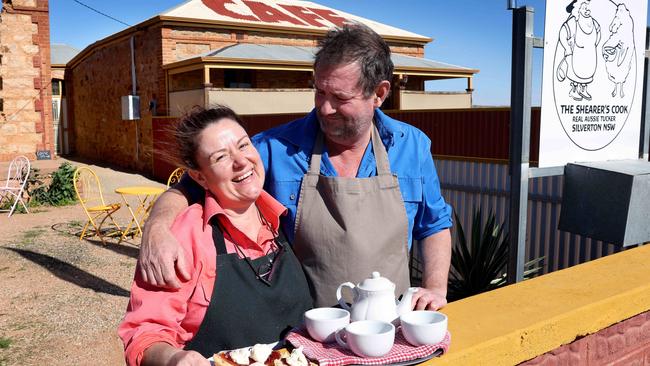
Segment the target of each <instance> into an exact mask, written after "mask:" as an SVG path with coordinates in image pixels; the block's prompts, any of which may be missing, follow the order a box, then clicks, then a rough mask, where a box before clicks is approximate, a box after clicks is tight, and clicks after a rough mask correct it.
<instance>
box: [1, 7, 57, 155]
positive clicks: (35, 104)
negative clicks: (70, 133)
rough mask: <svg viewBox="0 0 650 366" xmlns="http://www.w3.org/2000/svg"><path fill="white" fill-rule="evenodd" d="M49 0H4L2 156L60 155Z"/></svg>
mask: <svg viewBox="0 0 650 366" xmlns="http://www.w3.org/2000/svg"><path fill="white" fill-rule="evenodd" d="M51 79H52V77H51V70H50V19H49V8H48V2H47V0H2V7H1V8H0V161H8V160H11V159H13V158H14V157H15V156H17V155H25V156H27V157H28V158H30V159H35V158H36V157H37V155H38V157H39V158H42V159H48V158H51V157H52V156H54V154H55V150H54V130H53V125H52V108H51V104H52V93H51Z"/></svg>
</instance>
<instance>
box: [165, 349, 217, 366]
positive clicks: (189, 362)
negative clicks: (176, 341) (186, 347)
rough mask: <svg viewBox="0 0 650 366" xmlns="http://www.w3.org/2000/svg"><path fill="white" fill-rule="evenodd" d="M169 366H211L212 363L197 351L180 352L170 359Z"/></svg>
mask: <svg viewBox="0 0 650 366" xmlns="http://www.w3.org/2000/svg"><path fill="white" fill-rule="evenodd" d="M167 366H210V361H208V360H207V359H206V358H205V357H203V356H201V354H200V353H198V352H196V351H178V352H176V353H175V354H174V355H173V356H172V357H171V358H170V359H169V362H167Z"/></svg>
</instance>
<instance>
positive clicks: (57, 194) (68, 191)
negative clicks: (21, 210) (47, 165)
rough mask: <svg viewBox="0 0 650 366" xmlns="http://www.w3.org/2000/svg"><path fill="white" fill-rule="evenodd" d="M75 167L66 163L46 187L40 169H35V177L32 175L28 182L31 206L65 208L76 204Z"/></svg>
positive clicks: (54, 174) (53, 175) (54, 173)
mask: <svg viewBox="0 0 650 366" xmlns="http://www.w3.org/2000/svg"><path fill="white" fill-rule="evenodd" d="M75 169H76V168H75V167H74V166H73V165H72V164H70V163H68V162H65V163H63V164H61V166H59V169H57V170H56V171H54V172H53V173H52V181H51V182H50V184H49V185H48V186H47V187H46V186H45V184H44V183H43V181H42V180H41V179H42V177H41V176H40V174H39V172H38V169H34V175H33V176H32V175H31V174H30V178H29V179H28V181H27V185H28V189H27V193H28V194H29V206H41V205H49V206H65V205H70V204H74V203H75V202H76V200H77V199H76V193H75V191H74V183H73V181H72V180H73V177H74V171H75Z"/></svg>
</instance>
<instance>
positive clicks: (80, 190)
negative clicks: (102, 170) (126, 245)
mask: <svg viewBox="0 0 650 366" xmlns="http://www.w3.org/2000/svg"><path fill="white" fill-rule="evenodd" d="M74 190H75V192H76V193H77V198H78V199H79V202H81V206H82V207H83V209H84V212H86V216H88V222H86V225H85V226H84V228H83V231H82V232H81V235H80V236H79V240H83V238H84V237H88V236H92V235H90V234H88V233H86V230H87V229H88V228H89V226H92V227H93V229H94V230H95V232H94V234H95V235H97V236H98V237H99V239H101V241H102V243H104V244H106V240H105V239H104V237H111V236H117V235H121V234H122V228H121V227H120V225H118V224H117V222H115V219H114V218H113V213H115V211H117V210H119V209H120V207H121V205H120V204H119V203H109V204H106V202H104V196H103V195H102V186H101V184H100V182H99V178H97V174H95V172H94V171H93V170H92V169H90V168H88V167H79V168H77V170H76V171H75V172H74ZM106 220H110V222H109V223H110V224H112V227H110V228H104V229H102V227H103V225H104V223H105V222H106Z"/></svg>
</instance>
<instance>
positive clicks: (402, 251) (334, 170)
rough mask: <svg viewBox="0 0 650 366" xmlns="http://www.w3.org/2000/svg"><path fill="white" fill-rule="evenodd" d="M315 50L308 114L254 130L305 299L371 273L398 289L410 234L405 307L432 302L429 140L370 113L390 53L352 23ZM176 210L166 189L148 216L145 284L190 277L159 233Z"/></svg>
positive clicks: (435, 188)
mask: <svg viewBox="0 0 650 366" xmlns="http://www.w3.org/2000/svg"><path fill="white" fill-rule="evenodd" d="M320 46H321V47H320V50H319V51H318V53H317V54H316V58H315V62H314V88H315V91H316V94H315V98H314V103H315V108H314V110H312V112H311V113H310V114H309V115H307V116H306V117H304V118H302V119H299V120H296V121H293V122H291V123H288V124H286V125H283V126H279V127H276V128H273V129H271V130H268V131H265V132H262V133H260V134H258V135H256V136H255V137H254V138H253V143H254V144H255V146H256V147H257V149H258V150H259V152H260V155H261V157H262V161H263V162H264V165H265V166H264V168H265V169H266V182H265V184H264V188H265V189H266V190H267V192H269V193H270V194H271V195H273V196H274V197H275V198H276V199H278V200H279V201H280V202H281V203H282V204H283V205H285V206H286V207H287V208H288V214H287V215H286V216H284V218H283V222H282V224H283V225H282V226H283V229H284V232H285V234H286V235H287V238H288V239H289V241H290V242H291V243H292V246H293V248H294V250H295V252H296V255H297V256H298V258H299V259H300V261H301V263H302V265H303V269H304V270H305V273H306V274H307V277H308V279H309V282H310V290H311V292H312V295H313V296H314V298H315V302H316V305H317V306H330V305H333V304H335V303H336V297H335V292H336V288H337V287H338V285H339V284H341V283H343V282H346V281H352V282H354V283H357V282H360V281H362V280H363V279H365V278H367V277H368V276H370V274H371V273H372V272H373V271H378V272H380V274H381V275H382V276H384V277H386V278H388V279H390V280H391V281H393V282H395V283H396V285H397V290H396V291H397V294H398V295H399V294H400V293H402V291H403V290H405V289H406V288H407V287H408V286H409V270H408V250H409V248H410V245H411V242H412V240H413V239H415V240H418V241H419V242H420V245H421V248H422V255H423V259H424V270H423V288H421V289H420V290H419V291H418V292H417V293H416V294H415V296H414V300H413V304H414V306H415V308H417V309H425V308H429V309H438V308H440V307H442V306H444V305H445V304H446V303H447V300H446V294H447V276H448V272H449V263H450V258H451V236H450V233H449V227H450V226H451V216H450V215H451V208H450V207H449V205H447V204H446V203H445V201H444V199H443V198H442V196H441V195H440V184H439V181H438V177H437V174H436V171H435V167H434V165H433V160H432V157H431V152H430V140H429V139H428V138H427V137H426V136H425V135H424V134H423V133H422V132H421V131H419V130H417V129H416V128H414V127H412V126H409V125H407V124H405V123H402V122H399V121H395V120H393V119H391V118H390V117H388V116H386V115H385V114H383V113H382V112H381V111H380V110H379V107H380V106H381V104H382V103H383V101H384V100H385V99H386V98H387V97H388V94H389V92H390V81H389V80H391V79H392V73H393V63H392V61H391V59H390V49H389V47H388V45H387V44H386V42H385V41H384V40H383V39H382V38H381V37H380V36H379V35H378V34H376V33H375V32H374V31H372V30H371V29H370V28H368V27H366V26H364V25H361V24H351V25H347V26H345V27H343V28H340V29H334V30H331V31H330V32H328V33H327V35H326V36H325V38H324V39H323V40H322V41H321V42H320ZM188 181H189V179H185V182H184V183H182V184H181V186H183V187H187V186H188V185H190V184H189V182H188ZM190 191H191V189H190ZM185 207H187V200H186V198H185V196H184V195H183V194H181V193H180V192H179V191H177V190H175V189H171V190H169V191H168V192H166V193H165V194H163V195H162V196H161V197H160V198H159V199H158V201H157V203H156V205H155V207H154V210H153V212H152V214H151V217H150V218H149V221H148V222H147V226H146V228H145V232H144V237H143V240H142V248H141V252H140V258H139V267H140V268H139V270H140V272H141V275H142V277H143V278H144V280H145V281H147V282H149V283H150V284H152V285H157V286H170V287H176V286H178V282H177V281H178V279H177V278H176V275H177V274H178V276H180V278H189V275H188V273H187V267H188V266H187V264H186V262H187V259H185V258H184V256H183V254H182V252H181V251H180V249H179V246H178V244H177V243H176V242H175V241H174V240H173V239H172V237H171V235H169V227H170V225H171V223H172V222H173V220H174V217H175V216H176V215H177V214H178V213H179V212H180V211H181V210H182V209H183V208H185ZM174 268H175V269H176V272H177V273H176V272H175V271H174Z"/></svg>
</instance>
